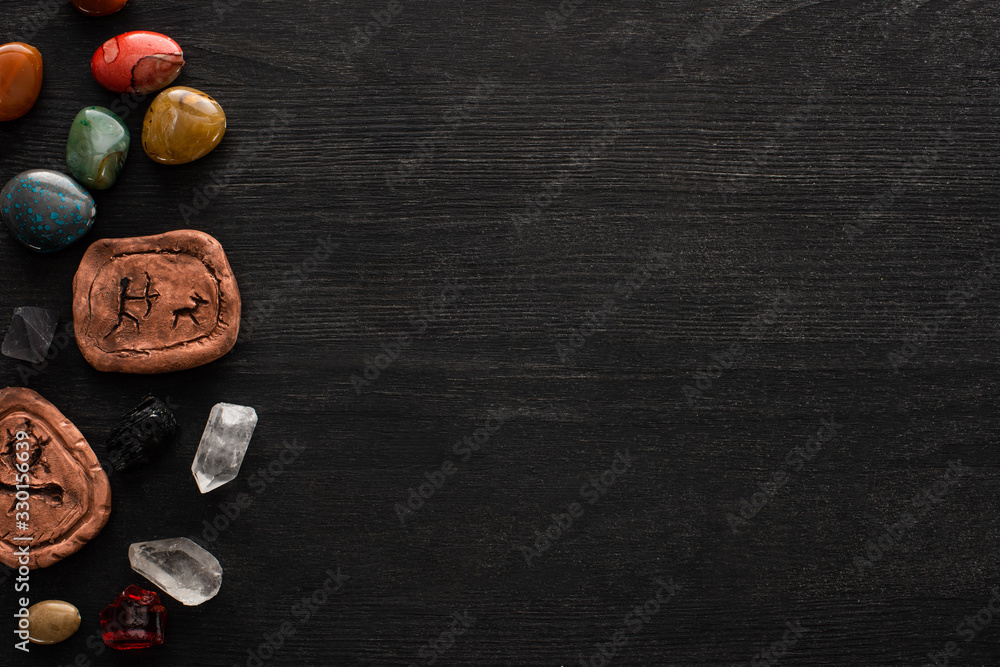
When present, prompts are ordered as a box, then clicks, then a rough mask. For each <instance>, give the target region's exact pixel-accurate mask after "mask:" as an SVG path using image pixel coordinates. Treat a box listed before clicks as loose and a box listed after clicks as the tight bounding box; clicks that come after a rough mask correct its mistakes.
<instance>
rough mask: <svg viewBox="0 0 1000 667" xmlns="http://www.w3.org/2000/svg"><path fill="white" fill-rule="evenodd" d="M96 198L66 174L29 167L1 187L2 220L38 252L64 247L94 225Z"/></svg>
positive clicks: (0, 205) (24, 242)
mask: <svg viewBox="0 0 1000 667" xmlns="http://www.w3.org/2000/svg"><path fill="white" fill-rule="evenodd" d="M96 216H97V207H96V206H95V205H94V198H93V197H91V196H90V193H89V192H87V191H86V190H84V189H83V188H82V187H81V186H80V184H79V183H77V182H76V181H74V180H73V179H72V178H70V177H69V176H67V175H66V174H61V173H59V172H58V171H52V170H50V169H29V170H28V171H23V172H21V173H20V174H18V175H17V176H15V177H14V178H12V179H10V180H9V181H7V185H5V186H3V190H0V220H3V223H4V224H5V225H7V229H9V230H10V232H11V234H13V235H14V237H15V238H16V239H17V240H18V241H20V242H21V243H23V244H24V245H26V246H28V247H29V248H31V249H32V250H35V251H37V252H55V251H56V250H62V249H63V248H65V247H66V246H68V245H70V244H71V243H73V242H74V241H76V240H77V239H79V238H80V237H81V236H83V235H84V234H86V233H87V232H88V231H90V228H91V227H93V226H94V218H95V217H96Z"/></svg>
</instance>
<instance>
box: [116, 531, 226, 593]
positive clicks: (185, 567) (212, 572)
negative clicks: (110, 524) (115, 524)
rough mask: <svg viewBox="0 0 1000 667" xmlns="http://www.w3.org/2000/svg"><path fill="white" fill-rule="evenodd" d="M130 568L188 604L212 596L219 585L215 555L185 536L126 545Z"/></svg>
mask: <svg viewBox="0 0 1000 667" xmlns="http://www.w3.org/2000/svg"><path fill="white" fill-rule="evenodd" d="M128 560H129V563H131V564H132V569H133V570H135V571H136V572H138V573H139V574H141V575H142V576H144V577H146V578H147V579H149V580H150V581H151V582H153V583H154V584H156V585H157V586H159V587H160V588H162V589H163V591H164V592H165V593H166V594H167V595H169V596H170V597H172V598H174V599H176V600H177V601H178V602H180V603H182V604H185V605H187V606H189V607H193V606H195V605H199V604H201V603H202V602H205V601H206V600H211V599H212V598H214V597H215V596H216V595H217V594H218V592H219V589H220V588H221V587H222V566H221V565H219V561H218V560H216V558H215V556H213V555H212V554H210V553H208V552H207V551H205V550H204V549H202V548H201V547H199V546H198V545H197V544H195V543H194V542H192V541H191V540H189V539H188V538H186V537H173V538H170V539H166V540H154V541H152V542H136V543H135V544H133V545H131V546H129V548H128Z"/></svg>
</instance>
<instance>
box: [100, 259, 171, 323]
mask: <svg viewBox="0 0 1000 667" xmlns="http://www.w3.org/2000/svg"><path fill="white" fill-rule="evenodd" d="M144 275H145V276H146V287H145V288H143V291H142V294H140V295H138V296H133V295H131V294H129V287H130V286H131V285H132V279H131V278H129V277H127V276H125V277H123V278H122V279H121V281H120V282H119V283H118V286H119V291H118V322H117V323H115V326H114V327H112V329H111V331H109V332H108V333H107V335H106V336H104V337H105V338H110V337H111V335H112V334H114V333H115V332H116V331H118V330H119V329H121V327H122V325H123V324H125V320H130V321H131V322H132V323H133V324H135V332H136V333H139V318H138V317H136V316H135V315H134V314H133V313H132V312H131V311H129V308H128V305H129V302H130V301H142V302H144V303H145V304H146V312H145V313H143V315H142V318H143V319H145V318H147V317H149V313H150V312H152V310H153V302H154V301H156V300H157V299H158V298H159V297H160V295H159V293H157V292H150V291H149V289H150V287H151V286H152V284H153V283H152V281H151V280H150V278H149V274H148V273H145V274H144Z"/></svg>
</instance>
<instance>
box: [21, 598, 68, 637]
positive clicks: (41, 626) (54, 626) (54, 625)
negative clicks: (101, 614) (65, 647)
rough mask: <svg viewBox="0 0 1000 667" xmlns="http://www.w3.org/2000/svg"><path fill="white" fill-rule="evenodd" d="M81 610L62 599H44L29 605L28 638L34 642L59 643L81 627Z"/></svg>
mask: <svg viewBox="0 0 1000 667" xmlns="http://www.w3.org/2000/svg"><path fill="white" fill-rule="evenodd" d="M80 620H81V619H80V610H79V609H77V608H76V607H74V606H73V605H71V604H70V603H69V602H63V601H62V600H44V601H43V602H37V603H35V604H33V605H31V606H30V607H28V639H29V640H30V641H31V643H33V644H58V643H59V642H61V641H66V640H67V639H69V638H70V637H72V636H73V634H74V633H75V632H76V631H77V630H79V629H80Z"/></svg>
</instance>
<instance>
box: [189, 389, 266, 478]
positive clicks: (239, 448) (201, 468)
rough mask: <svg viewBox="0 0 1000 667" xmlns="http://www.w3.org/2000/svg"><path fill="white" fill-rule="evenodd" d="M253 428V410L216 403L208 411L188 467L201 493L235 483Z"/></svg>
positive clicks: (254, 414)
mask: <svg viewBox="0 0 1000 667" xmlns="http://www.w3.org/2000/svg"><path fill="white" fill-rule="evenodd" d="M256 426H257V411H256V410H254V409H253V408H250V407H247V406H245V405H232V404H230V403H219V404H217V405H216V406H215V407H213V408H212V413H211V414H210V415H209V417H208V423H207V424H205V431H204V432H203V433H202V434H201V443H200V444H199V445H198V452H197V453H196V454H195V455H194V462H193V463H192V464H191V472H192V474H194V479H195V481H196V482H198V488H199V489H200V490H201V492H202V493H208V492H209V491H212V490H213V489H217V488H219V487H220V486H222V485H223V484H228V483H229V482H231V481H233V480H234V479H236V475H238V474H239V472H240V466H241V465H243V457H244V456H245V455H246V453H247V446H248V445H249V444H250V438H251V437H253V431H254V428H256Z"/></svg>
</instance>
